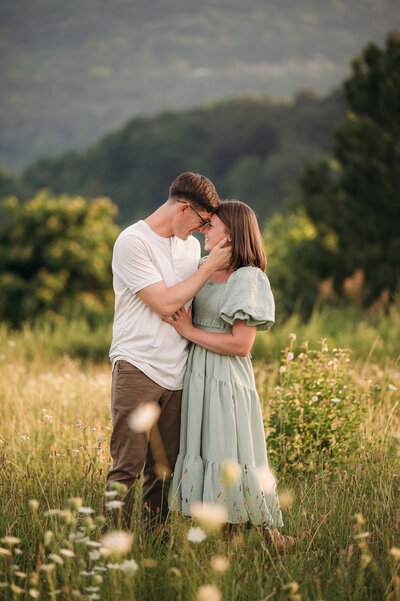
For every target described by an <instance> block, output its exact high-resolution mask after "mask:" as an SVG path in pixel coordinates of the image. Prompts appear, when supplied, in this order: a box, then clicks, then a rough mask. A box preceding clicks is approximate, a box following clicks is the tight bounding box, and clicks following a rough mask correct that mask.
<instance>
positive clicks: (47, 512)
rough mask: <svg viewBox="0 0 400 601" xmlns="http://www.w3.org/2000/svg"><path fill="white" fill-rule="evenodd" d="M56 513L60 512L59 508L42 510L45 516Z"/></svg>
mask: <svg viewBox="0 0 400 601" xmlns="http://www.w3.org/2000/svg"><path fill="white" fill-rule="evenodd" d="M58 513H60V509H48V510H47V511H44V512H43V515H44V517H45V518H47V517H48V516H49V515H57V514H58Z"/></svg>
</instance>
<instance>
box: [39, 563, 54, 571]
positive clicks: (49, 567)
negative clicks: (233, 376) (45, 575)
mask: <svg viewBox="0 0 400 601" xmlns="http://www.w3.org/2000/svg"><path fill="white" fill-rule="evenodd" d="M55 567H56V564H55V563H42V565H41V566H40V569H41V570H43V572H51V570H54V568H55Z"/></svg>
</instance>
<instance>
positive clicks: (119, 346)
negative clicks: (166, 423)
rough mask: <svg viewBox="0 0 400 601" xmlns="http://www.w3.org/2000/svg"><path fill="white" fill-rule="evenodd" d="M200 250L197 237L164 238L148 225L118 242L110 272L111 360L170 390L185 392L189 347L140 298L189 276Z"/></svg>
mask: <svg viewBox="0 0 400 601" xmlns="http://www.w3.org/2000/svg"><path fill="white" fill-rule="evenodd" d="M199 258H200V244H199V242H198V241H197V240H196V238H194V237H193V236H189V238H188V239H187V240H180V239H179V238H176V237H175V236H174V237H172V238H163V237H161V236H158V234H156V233H154V232H153V230H152V229H151V228H150V227H149V226H148V225H147V223H146V222H145V221H138V222H137V223H134V224H133V225H131V226H129V227H127V228H126V229H125V230H124V231H123V232H121V234H120V235H119V236H118V238H117V240H116V242H115V245H114V252H113V259H112V270H113V285H114V292H115V313H114V325H113V340H112V344H111V348H110V359H111V361H112V364H113V366H114V364H115V362H116V361H117V360H119V359H124V360H125V361H128V362H129V363H132V365H135V366H136V367H137V368H138V369H140V370H141V371H142V372H143V373H144V374H146V376H148V377H149V378H151V379H152V380H153V381H154V382H156V383H157V384H159V385H160V386H163V387H164V388H167V389H169V390H180V389H181V388H182V387H183V376H184V373H185V368H186V361H187V353H188V342H187V340H185V338H182V336H180V335H179V334H178V333H177V332H176V331H175V329H174V328H173V327H172V326H170V325H168V324H167V323H165V322H163V321H162V319H161V317H160V316H159V315H158V314H157V313H155V312H154V311H152V310H151V309H150V308H149V307H148V306H147V305H146V304H145V303H144V302H143V301H142V300H141V299H140V298H139V297H138V296H137V294H136V293H137V292H139V291H140V290H142V289H143V288H146V287H147V286H150V285H151V284H155V283H156V282H160V281H162V280H164V282H165V285H166V286H167V288H170V287H171V286H174V285H175V284H178V283H179V282H181V281H182V280H185V279H186V278H188V277H189V276H191V275H192V274H193V273H194V272H195V271H196V270H197V267H198V263H199Z"/></svg>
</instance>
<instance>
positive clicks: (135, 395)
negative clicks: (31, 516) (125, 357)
mask: <svg viewBox="0 0 400 601" xmlns="http://www.w3.org/2000/svg"><path fill="white" fill-rule="evenodd" d="M181 399H182V390H167V389H166V388H163V387H162V386H159V385H158V384H156V383H155V382H153V380H151V379H150V378H148V377H147V376H146V375H145V374H144V373H143V372H142V371H140V369H138V368H137V367H134V366H133V365H131V364H130V363H129V362H128V361H117V362H116V364H115V366H114V370H113V375H112V386H111V413H112V423H113V432H112V435H111V443H110V451H111V457H112V459H113V467H112V469H111V470H110V471H109V472H108V475H107V488H108V487H109V484H110V483H111V482H122V483H123V484H125V485H126V486H127V487H128V492H127V494H126V496H125V497H124V499H123V501H124V507H123V514H122V515H123V525H124V526H125V527H128V528H129V527H130V526H131V520H132V513H133V503H134V497H135V490H134V489H135V484H136V483H137V481H138V479H139V476H140V473H141V471H142V469H143V467H144V482H143V491H142V509H143V510H144V511H145V513H146V515H147V516H148V517H149V518H151V520H152V521H153V522H155V521H157V520H161V521H164V520H165V518H166V516H167V512H168V489H169V480H165V478H164V479H163V478H162V477H160V476H158V475H157V474H156V473H155V467H156V466H155V461H154V458H153V453H152V449H151V446H150V444H149V437H148V435H147V434H146V433H137V432H133V431H132V430H131V429H130V428H129V426H128V417H129V415H130V413H131V412H132V411H134V410H135V409H136V408H137V407H138V406H139V405H141V404H142V403H148V402H153V403H157V404H158V405H159V407H160V409H161V413H160V417H159V419H158V422H157V426H156V427H158V431H159V434H160V436H158V437H157V438H158V441H160V439H161V442H162V446H163V449H162V453H163V454H164V458H165V459H166V461H167V463H168V466H167V467H169V470H170V471H172V470H173V469H174V466H175V461H176V457H177V455H178V449H179V434H180V416H181ZM105 502H107V499H105ZM113 513H115V512H113Z"/></svg>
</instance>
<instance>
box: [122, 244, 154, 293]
mask: <svg viewBox="0 0 400 601" xmlns="http://www.w3.org/2000/svg"><path fill="white" fill-rule="evenodd" d="M112 270H113V273H114V274H115V275H116V276H117V277H118V278H119V279H120V280H121V281H122V282H123V283H124V284H125V286H126V287H127V288H129V290H130V291H131V292H132V293H133V294H136V292H139V291H140V290H143V288H146V287H147V286H151V285H152V284H156V283H157V282H161V281H162V280H163V278H162V276H161V273H160V272H159V270H158V269H157V267H156V265H154V263H153V261H152V260H151V258H150V254H149V252H148V250H147V248H146V244H145V242H144V241H143V240H142V239H141V238H140V237H138V236H135V235H130V236H123V237H120V238H118V239H117V241H116V243H115V245H114V251H113V259H112Z"/></svg>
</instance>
